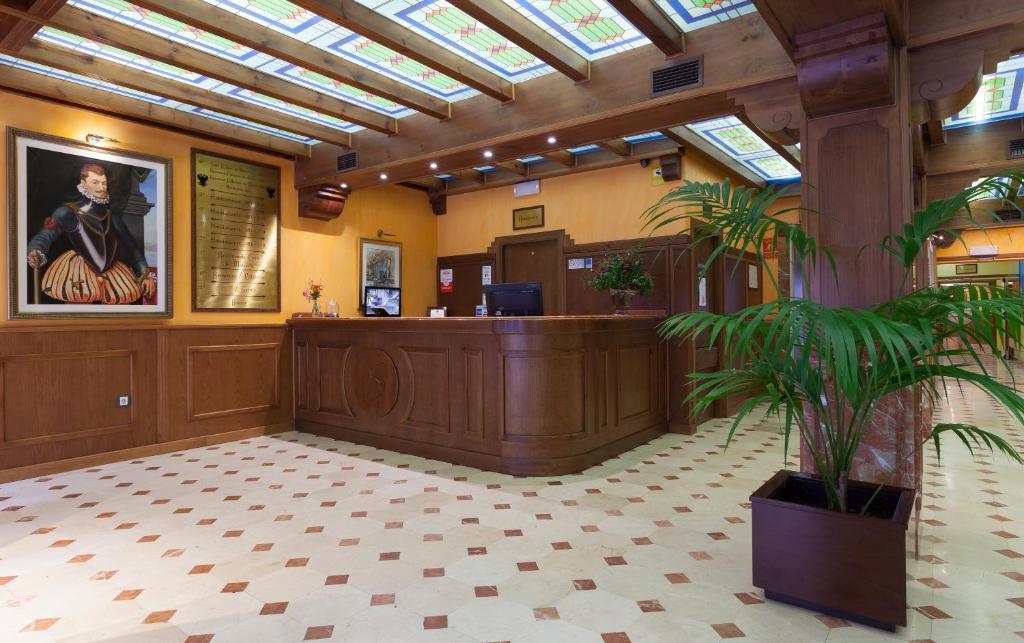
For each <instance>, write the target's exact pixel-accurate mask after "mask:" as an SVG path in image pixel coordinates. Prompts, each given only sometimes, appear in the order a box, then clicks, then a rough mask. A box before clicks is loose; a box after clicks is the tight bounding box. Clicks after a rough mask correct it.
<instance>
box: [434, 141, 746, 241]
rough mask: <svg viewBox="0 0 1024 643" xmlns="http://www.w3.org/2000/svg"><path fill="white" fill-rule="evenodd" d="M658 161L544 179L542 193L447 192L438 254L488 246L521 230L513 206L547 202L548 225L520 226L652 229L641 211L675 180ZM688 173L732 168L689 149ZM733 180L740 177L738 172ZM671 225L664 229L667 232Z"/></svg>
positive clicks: (601, 237)
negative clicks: (661, 177) (664, 179)
mask: <svg viewBox="0 0 1024 643" xmlns="http://www.w3.org/2000/svg"><path fill="white" fill-rule="evenodd" d="M656 166H657V164H656V163H652V164H651V166H650V167H648V168H646V169H645V168H641V167H640V163H639V162H637V163H631V164H629V165H623V166H620V167H613V168H608V169H604V170H594V171H592V172H581V173H579V174H572V175H569V176H562V177H558V178H553V179H541V182H540V183H541V185H540V190H541V191H540V194H537V195H534V196H530V197H523V198H518V199H517V198H515V197H513V196H512V187H511V186H505V187H498V188H494V189H490V190H480V191H478V192H470V193H469V194H461V195H458V196H453V197H449V198H448V213H447V214H445V215H443V216H440V217H438V224H437V225H438V230H437V254H438V256H442V257H443V256H448V255H460V254H470V253H474V252H484V251H485V250H487V247H488V246H490V245H491V242H492V241H494V238H495V237H500V236H505V235H511V234H517V232H516V231H514V230H512V210H513V209H516V208H525V207H530V206H534V205H543V206H544V223H545V226H544V227H543V228H532V229H530V230H522V231H521V232H541V231H544V230H558V229H565V231H566V232H567V233H568V234H569V236H571V237H572V238H573V240H574V241H575V242H576V243H590V242H595V241H612V240H616V239H633V238H637V237H643V236H646V235H647V231H645V230H642V229H641V226H642V222H641V220H640V214H641V213H642V212H643V211H644V210H645V209H646V208H648V207H649V206H651V205H653V204H654V203H655V202H657V200H658V199H660V198H661V197H662V196H664V195H665V194H666V193H667V192H668V191H669V190H671V189H673V188H676V187H678V186H679V185H681V182H680V181H673V182H670V183H665V184H662V185H659V186H654V185H652V184H651V174H652V171H653V170H654V168H655V167H656ZM683 172H684V174H683V176H684V178H685V179H689V180H691V181H720V180H722V178H723V177H724V176H725V175H726V174H727V170H725V169H724V168H722V166H720V165H719V164H718V163H716V162H715V161H713V160H711V159H710V158H708V157H707V156H705V155H704V154H702V153H700V152H698V151H695V150H688V151H687V154H686V157H685V159H684V161H683ZM730 180H732V181H738V180H741V179H738V178H737V177H736V176H730ZM674 231H675V230H672V231H660V232H659V234H668V233H669V232H674Z"/></svg>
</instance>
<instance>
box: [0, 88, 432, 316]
mask: <svg viewBox="0 0 1024 643" xmlns="http://www.w3.org/2000/svg"><path fill="white" fill-rule="evenodd" d="M0 126H2V127H15V128H19V129H25V130H31V131H34V132H40V133H45V134H50V135H54V136H61V137H64V138H70V139H74V140H77V141H83V140H84V139H85V135H86V134H88V133H94V134H100V135H103V136H109V137H111V138H115V139H117V140H118V141H120V142H119V143H117V144H115V145H113V147H117V148H119V149H123V150H130V151H136V152H142V153H146V154H154V155H158V156H164V157H168V158H170V159H172V162H173V163H172V175H173V176H172V180H173V184H172V191H171V193H172V206H173V214H172V216H173V223H172V226H173V246H174V247H173V262H174V318H173V319H172V320H169V321H168V323H176V324H231V323H276V322H280V321H282V320H284V319H286V318H287V317H290V316H291V314H292V313H294V312H298V311H306V310H308V309H309V304H308V303H306V301H305V300H304V299H302V295H301V292H302V289H303V287H304V286H305V284H306V282H307V280H308V279H309V278H316V279H321V280H323V281H324V283H325V295H324V299H323V302H326V301H327V300H328V299H331V298H334V299H337V300H338V303H339V310H340V313H341V315H343V316H351V315H357V314H358V309H357V308H356V305H357V304H356V302H357V299H356V297H357V291H358V287H359V279H358V274H357V272H358V270H357V264H358V256H357V255H358V252H359V239H360V237H370V238H376V232H377V230H378V229H383V230H385V231H387V232H392V233H395V234H397V235H398V236H397V237H395V238H387V239H388V240H394V241H401V242H402V243H403V254H402V262H403V270H402V272H403V275H402V294H403V314H406V315H422V314H424V313H425V312H426V308H427V307H428V306H432V305H434V303H435V301H436V287H435V285H434V268H435V266H436V254H435V253H436V247H437V223H436V220H437V218H436V217H435V216H434V215H433V214H432V213H431V211H430V204H429V202H428V201H427V198H426V196H425V195H424V194H423V193H422V192H418V191H414V190H409V189H406V188H400V187H383V188H377V189H373V190H365V191H360V192H355V193H353V194H352V196H351V198H350V199H349V201H348V203H347V204H346V206H345V211H344V213H343V214H342V215H341V217H339V218H338V219H336V220H334V221H332V222H329V223H322V222H319V221H313V220H306V219H299V217H298V214H297V208H298V199H297V195H296V192H295V189H294V187H292V186H293V184H294V181H293V163H292V162H291V161H290V160H286V159H284V158H282V157H278V156H273V155H269V154H263V153H259V152H255V151H252V150H249V149H245V148H239V147H235V146H231V145H226V144H222V143H217V142H212V141H208V140H204V139H201V138H199V137H195V136H189V135H186V134H180V133H176V132H170V131H167V130H164V129H161V128H156V127H150V126H146V125H141V124H138V123H134V122H131V121H128V120H122V119H118V118H112V117H110V116H105V115H102V114H98V113H96V112H93V111H90V110H85V109H76V108H71V107H67V106H64V105H58V104H55V103H51V102H47V101H41V100H37V99H33V98H28V97H25V96H20V95H16V94H10V93H5V92H0ZM3 145H4V148H5V149H4V153H3V158H4V159H5V161H4V163H3V168H2V171H0V185H3V186H6V185H7V171H8V168H7V167H6V166H7V163H6V158H7V152H6V145H7V139H6V136H5V138H4V143H3ZM192 147H199V148H202V149H204V150H209V151H212V152H220V153H223V154H229V155H231V156H236V157H240V158H244V159H251V160H254V161H260V162H263V163H270V164H273V165H277V166H279V167H280V168H281V206H282V212H281V312H280V313H230V312H216V313H194V312H192V304H191V279H192V277H191V257H192V249H191V219H192V215H191V211H190V208H191V188H190V180H189V174H190V172H191V170H190V163H191V160H190V149H191V148H192ZM0 212H2V216H3V217H4V221H5V222H6V217H7V215H8V204H7V190H6V187H5V188H4V189H3V190H0ZM4 229H5V230H6V225H5V226H4ZM6 252H7V249H6V244H5V247H4V253H5V254H4V260H3V261H2V262H0V264H2V265H0V289H2V291H3V300H4V301H6V300H7V285H8V276H7V258H6V257H7V255H6ZM6 317H7V315H6V313H4V314H2V315H0V326H3V325H10V326H15V325H16V326H26V325H38V324H40V323H41V322H37V321H31V322H26V321H21V320H19V321H7V320H6ZM128 321H129V320H125V319H119V320H110V322H109V323H118V324H123V323H125V322H128ZM140 321H145V322H146V323H160V322H159V321H157V320H140ZM47 323H52V324H69V323H71V324H76V323H77V324H80V323H89V324H91V325H97V324H102V323H105V321H102V320H88V321H87V322H82V321H67V320H62V321H54V322H47Z"/></svg>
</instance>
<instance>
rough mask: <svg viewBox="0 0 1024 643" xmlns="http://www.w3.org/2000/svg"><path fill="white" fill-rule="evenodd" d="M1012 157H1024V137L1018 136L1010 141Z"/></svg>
mask: <svg viewBox="0 0 1024 643" xmlns="http://www.w3.org/2000/svg"><path fill="white" fill-rule="evenodd" d="M1009 158H1011V159H1019V158H1024V138H1018V139H1017V140H1015V141H1010V156H1009Z"/></svg>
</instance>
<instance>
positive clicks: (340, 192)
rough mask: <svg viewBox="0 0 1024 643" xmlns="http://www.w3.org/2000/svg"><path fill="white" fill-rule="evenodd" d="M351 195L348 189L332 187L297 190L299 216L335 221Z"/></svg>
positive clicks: (322, 186) (324, 186) (321, 186)
mask: <svg viewBox="0 0 1024 643" xmlns="http://www.w3.org/2000/svg"><path fill="white" fill-rule="evenodd" d="M351 193H352V191H351V190H349V189H348V188H339V187H335V186H333V185H319V186H316V187H311V188H302V189H301V190H299V216H300V217H302V218H304V219H317V220H320V221H330V220H332V219H336V218H338V217H339V216H341V213H342V211H343V210H344V209H345V201H347V200H348V197H349V195H350V194H351Z"/></svg>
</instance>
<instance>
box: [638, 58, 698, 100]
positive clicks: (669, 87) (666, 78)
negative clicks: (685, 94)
mask: <svg viewBox="0 0 1024 643" xmlns="http://www.w3.org/2000/svg"><path fill="white" fill-rule="evenodd" d="M702 85H704V57H703V56H699V57H697V58H691V59H689V60H684V61H681V62H676V63H672V64H671V65H666V66H664V67H658V68H657V69H652V70H651V95H652V96H660V95H661V94H668V93H670V92H678V91H682V90H684V89H693V88H695V87H701V86H702Z"/></svg>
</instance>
